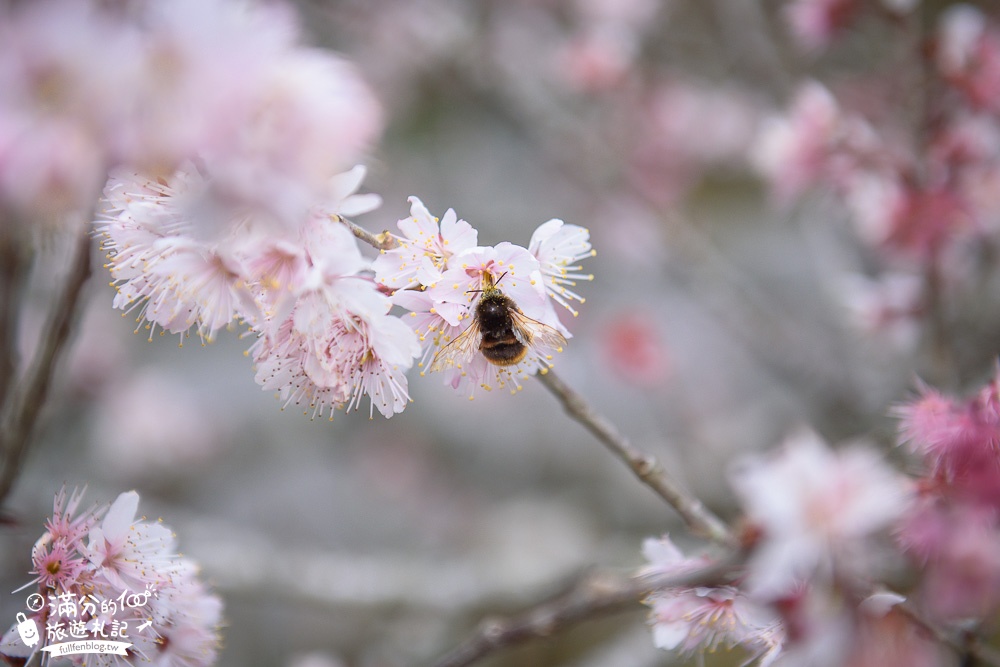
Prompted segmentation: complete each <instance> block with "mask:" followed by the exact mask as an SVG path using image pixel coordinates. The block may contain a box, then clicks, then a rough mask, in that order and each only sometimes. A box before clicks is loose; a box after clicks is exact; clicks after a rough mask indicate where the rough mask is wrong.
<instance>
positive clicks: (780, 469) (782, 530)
mask: <svg viewBox="0 0 1000 667" xmlns="http://www.w3.org/2000/svg"><path fill="white" fill-rule="evenodd" d="M732 484H733V488H734V490H735V491H736V494H737V496H738V497H739V499H740V502H741V504H742V506H743V508H744V510H745V512H746V514H747V519H748V520H749V521H751V522H752V523H753V525H754V526H756V527H757V528H758V529H759V530H760V531H761V533H762V537H761V539H760V541H759V542H758V543H757V544H756V546H755V549H754V552H753V554H752V556H751V559H750V564H749V574H748V577H747V584H746V588H747V591H748V592H749V593H750V594H751V595H753V596H757V597H760V598H762V599H775V598H779V597H782V596H784V595H787V594H788V593H790V592H791V591H793V590H794V589H795V587H796V586H799V585H801V584H802V583H803V582H810V581H815V582H829V581H831V580H832V579H834V578H836V579H838V580H839V581H842V582H846V581H850V580H852V579H853V578H858V577H865V576H869V575H871V574H872V573H874V572H876V571H878V570H879V569H881V568H882V567H883V565H884V563H882V562H881V561H880V556H879V550H878V548H877V545H876V544H875V542H874V539H873V538H875V537H876V536H877V534H878V533H879V532H881V531H883V530H884V529H886V528H889V527H890V526H891V525H892V524H893V523H894V522H895V521H897V520H898V519H899V518H900V517H901V516H902V515H903V513H904V512H905V511H906V509H907V507H908V506H909V504H910V501H911V490H910V487H909V484H908V482H907V481H906V480H905V479H904V478H903V477H902V476H901V475H899V474H898V473H897V472H896V471H895V470H894V469H893V468H891V467H890V466H889V465H888V464H887V463H886V462H885V461H883V460H882V458H881V457H879V456H878V454H876V452H874V451H873V450H871V449H868V448H864V447H860V446H854V447H850V448H845V449H842V450H840V451H833V450H831V449H830V448H829V446H828V445H827V444H826V443H824V442H823V441H822V440H820V439H819V437H818V436H816V435H815V434H812V433H800V434H798V435H795V436H793V437H791V438H789V439H788V441H787V442H786V443H785V445H784V447H783V448H782V449H781V450H780V451H779V452H778V453H777V454H776V455H775V456H773V457H771V458H769V459H751V460H747V461H745V462H743V463H742V464H740V465H738V466H737V467H736V468H735V469H734V470H733V473H732Z"/></svg>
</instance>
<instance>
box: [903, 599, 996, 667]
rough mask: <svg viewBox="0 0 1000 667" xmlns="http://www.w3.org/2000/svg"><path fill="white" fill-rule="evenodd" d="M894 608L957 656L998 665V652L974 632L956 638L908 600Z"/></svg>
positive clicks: (992, 665) (993, 666)
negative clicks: (928, 618) (922, 613)
mask: <svg viewBox="0 0 1000 667" xmlns="http://www.w3.org/2000/svg"><path fill="white" fill-rule="evenodd" d="M894 609H897V610H898V611H899V612H901V613H902V614H903V615H904V616H906V617H907V618H908V619H910V622H911V623H913V624H914V625H916V626H918V627H920V628H921V629H923V630H924V631H925V632H927V633H928V634H930V635H931V636H932V637H934V639H935V640H937V641H938V642H940V643H942V644H944V645H946V646H949V647H951V648H952V649H953V650H954V651H955V652H956V653H958V655H959V656H966V658H970V657H971V658H974V659H975V661H976V662H979V663H982V664H983V665H990V666H991V667H1000V652H998V651H997V650H996V649H994V648H992V647H991V646H988V645H987V644H986V643H984V642H983V641H982V640H981V639H979V638H978V637H977V636H975V635H974V634H965V635H962V637H961V638H958V637H956V636H954V635H953V634H950V633H948V632H946V631H945V630H943V629H942V628H940V627H938V626H937V625H935V624H934V623H932V622H930V621H928V620H927V619H926V618H924V617H923V615H921V613H920V612H919V611H917V610H916V609H915V608H914V607H913V605H912V604H910V603H909V602H903V603H901V604H898V605H896V606H895V607H894Z"/></svg>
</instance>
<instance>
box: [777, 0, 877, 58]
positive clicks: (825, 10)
mask: <svg viewBox="0 0 1000 667" xmlns="http://www.w3.org/2000/svg"><path fill="white" fill-rule="evenodd" d="M860 9H861V5H860V3H859V2H858V0H793V1H792V2H791V3H789V4H788V5H786V6H785V8H784V10H785V18H786V19H787V20H788V23H789V25H790V26H791V28H792V33H793V34H794V35H795V38H796V39H797V40H798V41H799V43H800V44H801V45H802V46H803V47H805V48H807V49H812V50H818V49H822V48H825V47H826V46H827V45H829V44H830V42H831V41H832V40H833V38H834V37H835V36H836V35H837V34H839V33H840V32H841V31H842V30H844V28H846V27H847V26H848V25H850V23H851V22H852V21H853V19H854V17H855V16H856V15H857V13H858V11H859V10H860Z"/></svg>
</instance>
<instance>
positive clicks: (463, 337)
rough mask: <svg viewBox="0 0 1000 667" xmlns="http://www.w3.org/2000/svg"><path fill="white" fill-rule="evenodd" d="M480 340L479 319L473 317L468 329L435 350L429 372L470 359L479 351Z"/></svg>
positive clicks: (451, 366)
mask: <svg viewBox="0 0 1000 667" xmlns="http://www.w3.org/2000/svg"><path fill="white" fill-rule="evenodd" d="M482 340H483V336H482V332H481V331H480V330H479V319H478V318H475V317H474V318H472V324H470V325H469V328H468V329H466V330H465V331H463V332H462V333H460V334H458V335H457V336H455V337H454V338H452V339H451V340H450V341H449V342H448V343H446V344H445V345H443V346H442V347H441V349H440V350H438V351H437V354H435V355H434V359H433V360H432V361H431V369H430V370H431V372H432V373H433V372H435V371H443V370H445V369H447V368H454V367H455V366H460V365H462V364H464V363H465V362H467V361H468V360H469V359H472V356H473V355H474V354H475V353H476V352H478V351H479V345H480V343H482Z"/></svg>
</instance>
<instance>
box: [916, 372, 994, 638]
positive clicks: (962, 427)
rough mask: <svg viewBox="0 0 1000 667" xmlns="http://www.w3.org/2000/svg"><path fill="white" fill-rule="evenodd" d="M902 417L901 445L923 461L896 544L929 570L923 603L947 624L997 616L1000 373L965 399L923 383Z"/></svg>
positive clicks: (924, 585) (924, 587)
mask: <svg viewBox="0 0 1000 667" xmlns="http://www.w3.org/2000/svg"><path fill="white" fill-rule="evenodd" d="M897 413H898V415H899V417H900V418H901V429H900V430H901V436H902V440H903V441H904V443H905V444H906V445H907V446H908V448H909V449H910V451H911V452H913V453H914V454H915V455H917V456H919V457H920V459H921V460H922V462H923V475H922V477H921V478H920V480H919V482H918V488H919V497H918V501H917V503H916V505H915V506H914V507H913V508H912V510H911V511H910V512H909V513H908V515H907V517H906V519H905V521H904V522H903V524H902V526H901V528H900V531H899V541H900V543H901V544H902V545H903V546H904V547H905V549H906V552H907V554H908V555H910V556H911V557H912V558H913V559H914V561H915V562H916V563H918V564H919V565H920V566H921V567H922V568H923V569H924V570H925V571H926V573H927V574H926V577H925V579H924V582H923V589H922V598H923V600H924V604H925V605H927V607H928V608H929V609H930V610H931V611H932V612H933V613H934V614H935V616H938V617H943V618H946V619H950V620H959V619H966V618H974V617H982V616H985V615H988V614H993V613H995V612H996V611H997V610H998V609H1000V522H998V520H997V511H998V509H1000V450H998V443H1000V369H998V371H997V373H996V374H995V375H994V377H993V378H992V380H991V381H990V382H989V383H988V384H987V385H986V386H985V387H983V388H982V389H980V390H979V391H978V392H977V393H976V394H974V395H973V396H971V397H969V398H965V399H958V398H952V397H949V396H946V395H944V394H942V393H940V392H938V391H936V390H934V389H932V388H930V387H927V386H923V387H921V392H920V396H919V397H918V398H916V399H915V400H913V401H911V402H909V403H906V404H904V405H902V406H900V407H899V408H898V409H897Z"/></svg>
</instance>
